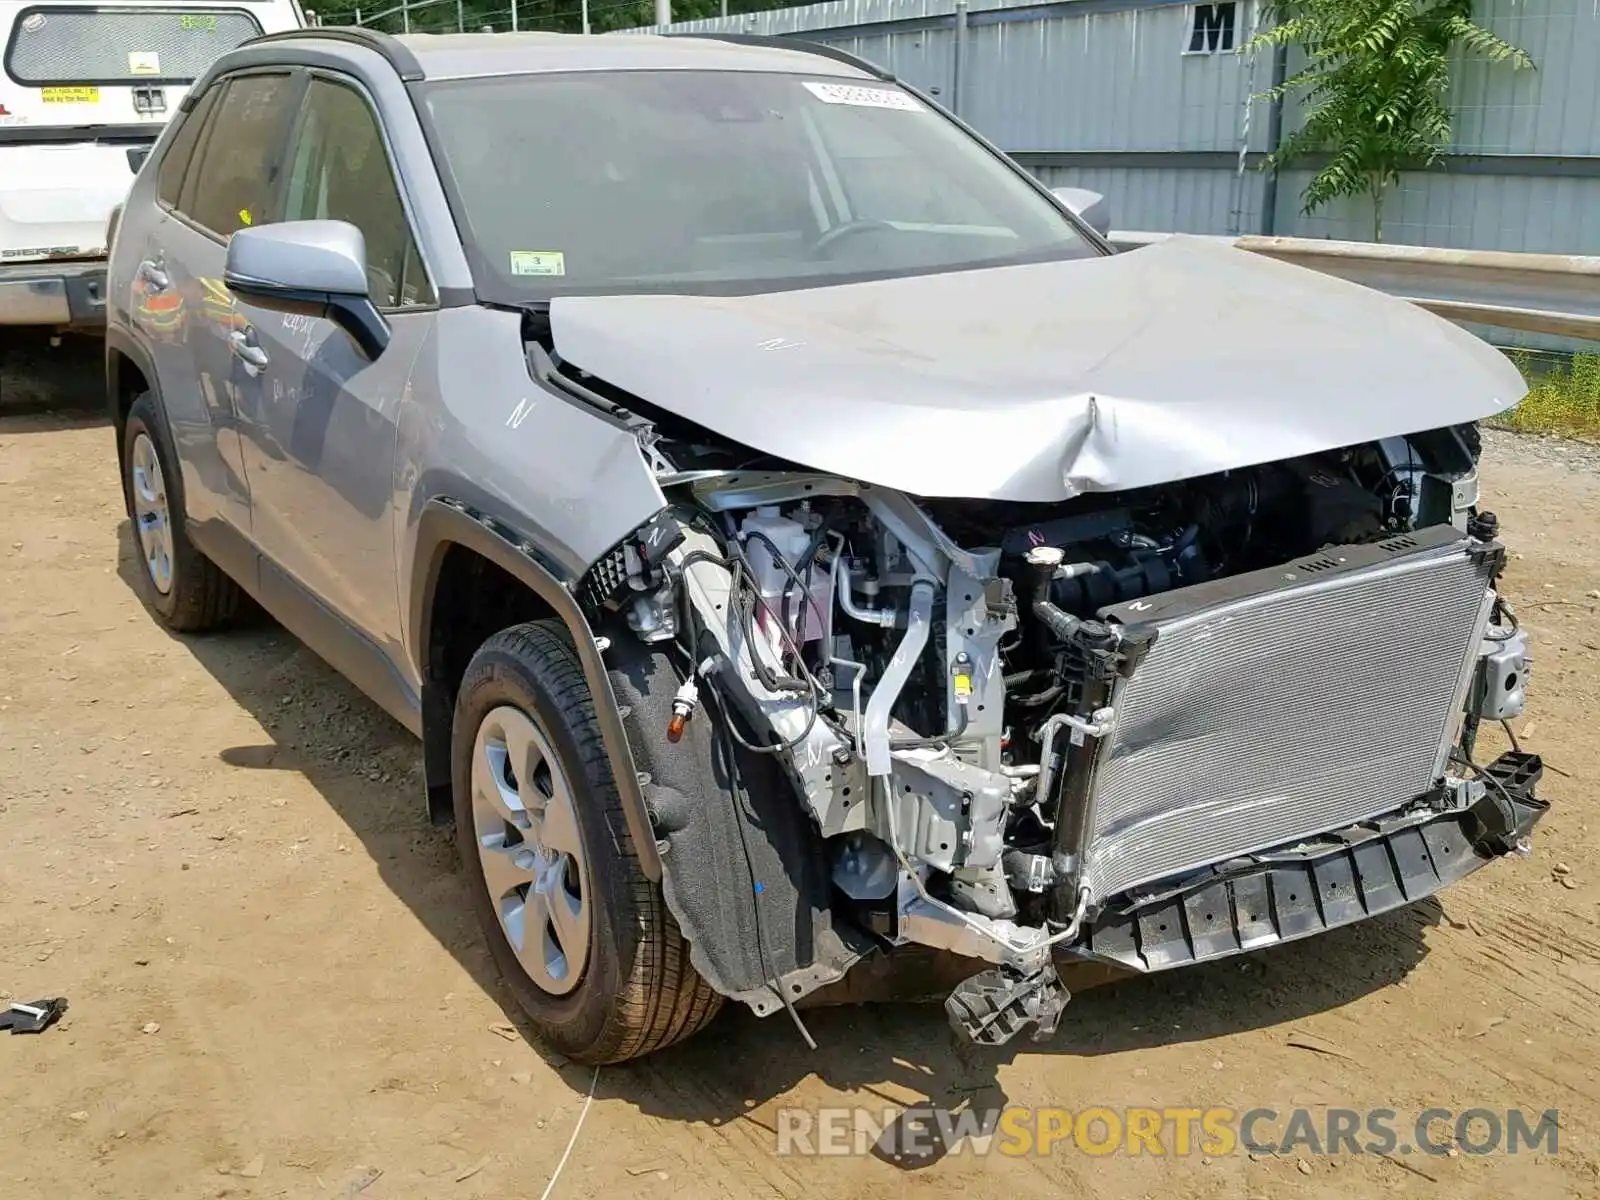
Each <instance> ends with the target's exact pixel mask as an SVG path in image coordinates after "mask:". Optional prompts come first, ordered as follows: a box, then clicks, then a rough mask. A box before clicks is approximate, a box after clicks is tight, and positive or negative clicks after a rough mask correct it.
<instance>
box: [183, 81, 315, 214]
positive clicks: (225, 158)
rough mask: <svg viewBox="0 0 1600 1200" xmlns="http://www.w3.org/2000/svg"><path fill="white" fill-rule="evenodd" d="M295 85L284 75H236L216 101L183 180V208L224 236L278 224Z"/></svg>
mask: <svg viewBox="0 0 1600 1200" xmlns="http://www.w3.org/2000/svg"><path fill="white" fill-rule="evenodd" d="M293 89H294V81H293V80H292V79H291V77H290V76H288V75H287V74H284V75H237V76H234V77H233V78H231V79H229V80H228V82H227V91H225V92H224V93H223V94H222V98H221V99H220V100H219V101H217V104H216V108H215V109H214V110H213V112H212V114H211V120H210V121H208V122H207V123H206V128H205V129H204V130H203V132H202V135H201V143H202V144H201V145H200V147H199V149H198V152H197V153H196V155H195V159H194V163H193V165H192V166H191V168H190V169H189V172H188V174H187V175H186V176H185V179H184V187H183V194H182V197H181V201H180V204H179V207H180V208H181V209H182V210H183V212H184V213H186V214H187V215H188V216H189V218H190V219H191V220H193V221H194V222H195V223H196V224H199V225H203V226H205V227H206V228H207V229H209V230H211V231H212V232H213V233H218V234H221V235H222V236H223V237H229V236H231V235H232V234H233V233H234V231H235V230H238V229H242V228H244V227H245V226H246V225H264V224H266V223H267V222H269V221H275V220H277V219H278V216H277V211H276V204H275V197H276V195H277V188H278V178H279V175H280V174H281V173H282V163H283V140H284V139H283V129H284V125H285V124H286V121H285V109H286V108H287V106H288V104H289V102H290V100H291V99H292V97H293Z"/></svg>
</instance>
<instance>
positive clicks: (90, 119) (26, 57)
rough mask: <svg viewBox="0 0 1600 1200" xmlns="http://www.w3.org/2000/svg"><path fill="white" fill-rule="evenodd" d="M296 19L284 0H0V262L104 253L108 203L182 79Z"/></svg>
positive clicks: (124, 185)
mask: <svg viewBox="0 0 1600 1200" xmlns="http://www.w3.org/2000/svg"><path fill="white" fill-rule="evenodd" d="M299 23H300V22H299V19H298V15H297V11H296V9H295V8H294V7H293V5H292V4H291V3H289V2H288V0H276V2H274V3H263V4H257V3H246V4H237V5H217V6H210V5H204V4H182V5H174V4H140V3H126V2H125V3H120V4H119V3H86V2H83V0H38V2H36V3H22V2H16V0H0V262H6V263H16V262H28V261H36V260H43V259H49V258H101V257H104V256H105V253H106V244H105V241H106V223H107V219H108V218H109V216H110V214H111V209H112V207H113V206H115V205H116V204H118V203H119V202H120V201H121V200H122V199H123V197H124V196H125V195H126V194H127V191H128V186H129V184H130V183H131V182H132V181H133V176H134V174H135V172H136V170H137V164H138V163H140V162H142V160H143V155H144V153H145V152H147V150H148V148H149V146H150V145H151V144H152V143H153V142H154V141H155V139H156V137H157V136H158V135H159V134H160V132H161V128H162V126H163V125H165V124H166V122H167V119H168V118H169V117H170V116H171V115H172V114H173V113H175V112H176V111H177V107H178V103H179V101H181V100H182V99H183V97H184V95H185V94H186V93H187V91H188V89H189V84H190V83H191V82H193V80H194V79H195V78H197V77H198V76H199V75H200V73H201V72H202V71H204V70H205V68H206V67H207V66H209V65H210V64H211V62H212V61H213V60H214V59H216V58H217V57H218V56H219V55H220V54H222V53H224V52H225V51H227V50H231V49H233V48H234V47H235V46H237V45H239V44H240V43H241V42H244V41H247V40H249V39H250V38H253V37H256V36H257V35H259V34H261V33H262V32H270V31H272V30H274V29H281V28H291V27H294V26H296V25H298V24H299Z"/></svg>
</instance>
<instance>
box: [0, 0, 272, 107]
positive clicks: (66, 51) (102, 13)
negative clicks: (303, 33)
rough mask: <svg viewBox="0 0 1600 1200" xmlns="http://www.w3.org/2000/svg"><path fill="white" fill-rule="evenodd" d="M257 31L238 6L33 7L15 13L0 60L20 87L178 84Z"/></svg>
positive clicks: (191, 78)
mask: <svg viewBox="0 0 1600 1200" xmlns="http://www.w3.org/2000/svg"><path fill="white" fill-rule="evenodd" d="M260 33H261V26H260V24H258V23H257V21H256V19H255V17H253V16H251V15H250V14H249V13H247V12H242V11H240V10H238V9H222V8H116V7H105V8H65V7H62V8H56V7H52V6H49V5H38V6H35V7H32V8H25V9H23V10H22V11H21V12H19V13H18V14H17V17H16V21H15V22H14V24H13V25H12V32H11V40H10V42H9V43H8V45H7V46H6V60H5V65H6V71H7V73H8V74H9V75H10V76H11V78H12V79H14V80H15V81H16V82H18V83H20V84H23V85H24V86H27V87H51V86H55V87H63V86H72V85H75V84H127V85H131V86H137V85H145V84H185V83H192V82H194V81H195V80H196V79H198V78H199V77H200V75H201V74H203V73H204V71H205V69H206V68H207V67H209V66H210V65H211V64H212V62H214V61H215V60H216V59H217V58H218V57H219V56H220V55H222V54H225V53H226V52H227V51H229V50H232V49H233V48H234V47H235V46H238V45H239V44H241V43H243V42H247V41H249V40H250V39H251V38H253V37H256V36H258V35H259V34H260Z"/></svg>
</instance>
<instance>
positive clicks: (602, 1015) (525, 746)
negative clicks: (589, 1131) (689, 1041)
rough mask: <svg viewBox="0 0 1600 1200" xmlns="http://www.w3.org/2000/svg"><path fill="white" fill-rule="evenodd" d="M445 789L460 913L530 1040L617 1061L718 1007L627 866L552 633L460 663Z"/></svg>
mask: <svg viewBox="0 0 1600 1200" xmlns="http://www.w3.org/2000/svg"><path fill="white" fill-rule="evenodd" d="M451 780H452V786H453V792H454V802H455V819H456V839H457V845H458V847H459V850H460V853H461V862H462V868H463V871H464V873H465V874H466V876H467V878H468V880H469V885H470V887H471V889H472V894H473V899H472V903H473V907H474V909H475V910H476V911H477V913H478V917H479V920H480V922H481V923H482V924H483V927H484V933H485V935H486V936H487V938H488V941H489V949H490V951H491V952H492V953H493V955H494V958H495V962H496V964H497V965H498V966H499V968H500V972H501V974H502V975H503V976H504V977H505V979H506V982H507V984H508V985H509V986H510V988H511V991H512V993H513V994H514V995H515V996H516V998H517V1002H518V1003H519V1004H520V1005H521V1007H522V1009H523V1010H524V1011H525V1012H526V1013H527V1014H528V1017H529V1018H530V1020H531V1021H532V1023H533V1027H534V1030H535V1032H536V1033H537V1034H538V1036H539V1037H540V1039H541V1040H542V1041H544V1042H546V1043H548V1044H549V1045H550V1046H551V1047H552V1048H554V1049H556V1050H559V1051H560V1052H561V1053H563V1054H565V1055H567V1056H568V1057H569V1058H572V1059H575V1060H577V1061H578V1062H584V1063H596V1064H599V1063H614V1062H621V1061H623V1060H625V1059H630V1058H638V1057H640V1056H642V1055H645V1054H650V1053H652V1052H654V1051H656V1050H660V1049H662V1048H663V1047H665V1046H669V1045H671V1044H672V1043H673V1042H676V1041H679V1040H680V1039H682V1038H686V1037H688V1036H689V1035H690V1034H693V1033H695V1032H697V1031H698V1030H700V1029H701V1028H703V1027H704V1026H705V1025H706V1024H707V1022H709V1021H710V1020H711V1018H712V1017H713V1016H715V1015H716V1013H717V1010H718V1009H719V1008H720V1007H721V1005H722V997H721V996H720V995H718V994H717V993H716V992H714V991H712V989H711V987H710V986H709V985H708V984H707V983H706V982H705V981H704V980H703V979H701V978H700V976H699V974H698V973H697V972H696V971H695V970H694V968H693V967H692V966H691V965H690V963H689V947H688V944H687V942H686V941H685V940H684V937H683V935H682V933H680V932H679V930H678V927H677V925H676V923H675V922H674V921H673V920H672V917H671V916H670V914H668V912H667V909H666V904H665V901H664V900H663V899H662V895H661V887H660V885H659V884H656V883H652V882H651V881H650V880H649V879H648V878H646V877H645V874H644V872H643V871H642V870H641V869H640V867H639V858H638V853H637V851H636V850H635V848H634V845H633V841H632V839H631V838H630V837H629V834H628V825H627V820H626V818H625V816H624V814H623V811H622V801H621V798H620V796H619V795H618V793H617V787H616V783H615V781H614V779H613V778H612V774H611V767H610V762H609V760H608V759H607V757H606V752H605V746H604V744H603V742H602V740H601V736H600V729H599V725H598V723H597V722H596V720H595V713H594V701H593V698H592V697H591V696H590V694H589V689H588V686H587V684H586V682H585V680H584V676H583V668H582V666H581V664H580V663H579V661H578V655H577V652H576V651H575V650H574V649H573V646H572V643H571V641H570V640H569V638H568V636H567V632H566V629H565V627H564V626H563V625H562V624H561V623H560V622H559V621H553V620H546V621H532V622H529V623H527V624H523V625H517V626H513V627H512V628H510V629H507V630H505V631H503V632H501V633H498V634H496V635H495V636H494V637H492V638H490V639H489V640H488V641H487V642H485V643H484V644H483V646H482V647H481V648H480V649H479V650H478V652H477V654H475V655H474V656H473V659H472V662H471V663H470V664H469V665H468V667H467V671H466V676H465V678H464V679H463V680H462V683H461V690H460V692H459V693H458V695H457V698H456V709H455V720H454V726H453V730H452V738H451ZM569 813H570V815H569ZM490 880H493V884H492V886H491V883H490ZM580 940H581V941H582V943H583V944H582V945H581V946H580V945H579V944H578V942H579V941H580Z"/></svg>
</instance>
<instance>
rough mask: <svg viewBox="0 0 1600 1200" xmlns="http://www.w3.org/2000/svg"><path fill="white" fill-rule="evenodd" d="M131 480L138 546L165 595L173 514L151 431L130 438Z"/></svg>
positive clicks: (152, 578)
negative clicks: (151, 438)
mask: <svg viewBox="0 0 1600 1200" xmlns="http://www.w3.org/2000/svg"><path fill="white" fill-rule="evenodd" d="M128 473H129V475H130V477H131V479H132V482H133V523H134V526H135V527H136V528H137V529H138V531H139V548H140V550H141V551H142V552H143V553H144V567H145V570H146V571H148V572H149V573H150V582H151V583H153V584H155V587H156V591H158V592H160V593H161V594H162V595H163V596H165V595H166V594H167V593H168V592H170V591H171V590H172V514H171V510H170V509H169V508H168V506H167V484H166V481H165V480H164V479H163V478H162V477H161V460H160V459H159V458H157V457H156V447H155V443H154V442H152V441H151V440H150V435H149V434H146V433H141V434H139V435H138V436H136V437H135V438H134V439H133V453H132V455H131V456H130V457H129V460H128Z"/></svg>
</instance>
